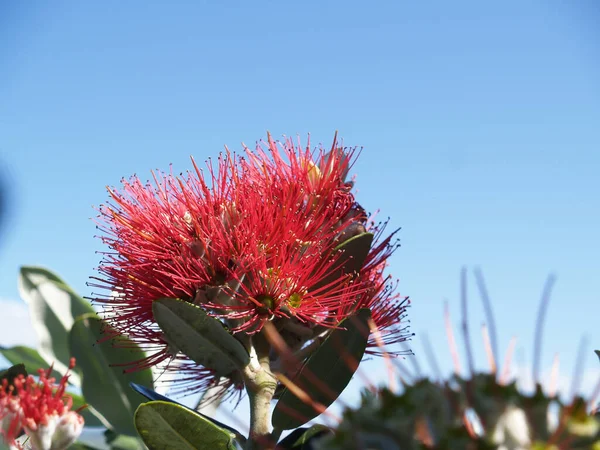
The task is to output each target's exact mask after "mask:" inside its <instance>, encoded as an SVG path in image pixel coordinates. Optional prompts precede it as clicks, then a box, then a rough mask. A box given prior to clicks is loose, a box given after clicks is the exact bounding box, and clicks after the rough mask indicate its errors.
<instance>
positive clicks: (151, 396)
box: [130, 383, 245, 441]
mask: <svg viewBox="0 0 600 450" xmlns="http://www.w3.org/2000/svg"><path fill="white" fill-rule="evenodd" d="M130 386H131V388H132V389H133V390H134V391H136V392H137V393H138V394H140V395H143V396H144V397H146V398H147V399H148V400H160V401H161V402H167V403H175V404H176V405H179V406H183V407H184V408H187V409H189V410H190V411H192V412H194V413H196V414H199V415H201V416H202V417H204V418H205V419H206V420H209V421H211V422H212V423H214V424H215V425H216V426H218V427H221V428H223V429H225V430H228V431H230V432H231V433H233V434H234V435H235V436H236V438H237V439H238V441H244V440H245V438H244V437H243V436H242V435H241V433H240V432H239V431H238V430H236V429H235V428H232V427H230V426H229V425H225V424H224V423H222V422H219V421H218V420H215V419H213V418H212V417H209V416H207V415H206V414H202V413H201V412H198V411H195V410H193V409H191V408H188V407H187V406H185V405H182V404H181V403H178V402H176V401H175V400H171V399H170V398H169V397H165V396H164V395H162V394H159V393H158V392H156V391H153V390H152V389H148V388H146V387H144V386H140V385H138V384H135V383H130ZM206 392H207V391H205V392H204V395H205V394H206Z"/></svg>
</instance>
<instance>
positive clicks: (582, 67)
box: [0, 0, 600, 379]
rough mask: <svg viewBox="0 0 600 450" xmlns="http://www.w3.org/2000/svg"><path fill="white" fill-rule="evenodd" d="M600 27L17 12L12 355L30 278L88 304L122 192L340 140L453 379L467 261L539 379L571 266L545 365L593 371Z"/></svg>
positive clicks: (371, 11) (563, 18)
mask: <svg viewBox="0 0 600 450" xmlns="http://www.w3.org/2000/svg"><path fill="white" fill-rule="evenodd" d="M492 3H494V4H492ZM598 21H600V7H599V6H598V3H597V2H595V1H592V0H588V1H586V0H582V1H581V2H560V1H557V0H546V1H523V0H518V1H517V0H508V1H505V2H476V1H473V2H465V1H453V2H447V1H439V2H435V1H432V2H408V1H399V0H397V1H381V2H372V3H368V2H357V1H348V0H347V1H343V2H342V1H304V2H276V1H269V2H267V1H255V2H238V1H233V2H200V1H198V2H169V3H165V2H154V1H129V2H119V1H104V2H76V1H71V2H64V1H53V2H44V1H40V2H34V3H31V2H2V3H1V5H0V167H2V169H1V175H2V177H3V180H4V182H5V184H6V186H7V187H8V192H7V195H8V199H9V205H8V206H9V209H8V214H7V215H6V216H5V217H4V219H5V220H4V226H3V227H2V229H1V232H2V233H1V234H2V235H1V236H0V238H1V240H0V297H1V298H2V300H1V301H2V303H0V305H4V306H2V308H3V310H4V311H5V312H4V313H2V312H0V340H3V342H9V341H10V343H14V342H17V341H22V342H29V343H31V342H32V339H31V336H30V335H29V333H30V332H29V331H28V330H29V329H28V328H17V327H16V325H15V324H17V323H21V322H19V321H18V320H17V318H18V317H21V319H23V317H24V316H23V312H22V311H21V310H20V309H19V304H18V303H16V302H19V300H18V292H17V284H16V280H17V272H18V268H19V266H20V265H24V264H39V265H44V266H47V267H49V268H52V269H53V270H55V271H57V272H58V273H59V274H60V275H61V276H63V277H64V278H65V279H66V280H67V281H68V282H69V283H70V284H71V285H72V286H73V287H74V288H75V289H77V290H78V291H79V292H81V293H82V294H85V295H87V294H90V289H89V288H87V287H86V281H87V279H88V277H89V276H90V275H92V274H93V273H94V268H95V267H96V266H97V263H98V262H99V256H98V255H96V254H95V251H97V250H100V249H101V248H102V247H101V245H100V243H99V241H98V240H97V239H94V234H95V232H96V231H95V228H94V224H93V223H92V221H91V220H90V217H92V216H93V215H94V214H95V213H94V210H93V209H92V205H98V204H100V203H102V202H103V201H105V200H106V199H107V194H106V191H105V186H106V185H116V184H118V183H119V180H120V178H121V177H123V176H129V175H131V174H133V173H137V174H138V175H140V176H141V177H142V178H147V177H149V175H150V170H151V169H156V168H158V169H165V170H167V169H168V166H169V164H170V163H172V164H173V170H174V171H175V172H180V171H185V170H187V169H188V168H190V162H189V156H190V155H193V156H194V157H195V158H196V159H197V160H199V161H203V160H204V159H206V158H207V157H209V156H216V155H217V153H218V152H219V151H220V150H221V149H222V146H223V145H224V144H227V145H228V146H229V147H230V148H231V149H236V150H237V149H240V148H241V145H240V142H242V141H243V142H245V143H247V144H249V145H253V144H254V142H255V141H256V140H257V139H260V138H262V137H264V136H265V135H266V131H267V130H269V131H270V132H271V133H272V134H273V135H274V136H281V135H283V134H286V135H296V134H299V135H300V136H301V137H302V138H303V139H304V138H305V137H306V134H307V133H308V132H310V133H311V135H312V139H313V140H314V142H323V143H324V144H325V145H327V144H329V143H330V142H331V139H332V137H333V133H334V131H335V130H339V133H340V135H341V136H343V137H344V142H345V143H346V144H347V145H352V146H354V145H358V146H363V147H364V150H363V152H362V155H361V157H360V159H359V161H358V163H357V164H356V165H355V167H354V170H353V173H354V174H355V175H356V176H357V184H356V187H357V197H358V200H359V201H360V202H361V203H362V204H363V205H364V206H365V207H366V208H367V210H369V211H375V210H377V209H379V210H381V213H380V214H381V216H383V217H387V216H390V217H391V226H393V227H398V226H401V227H402V232H401V239H402V247H401V248H400V249H399V250H398V251H397V253H396V254H395V255H394V257H393V258H392V261H391V271H392V273H393V274H394V276H395V277H398V278H399V279H400V288H401V292H402V293H404V294H406V295H410V296H411V298H412V299H413V306H412V308H411V310H410V319H411V324H412V328H413V331H415V332H416V333H418V335H417V338H416V339H415V340H414V341H413V342H412V344H411V346H412V347H413V349H414V351H415V352H416V353H417V354H418V357H419V359H420V361H421V363H422V364H424V361H425V359H424V358H423V349H422V344H421V340H420V338H419V336H420V333H422V332H426V333H427V334H428V335H429V337H430V339H431V341H432V342H433V343H434V347H435V349H436V354H437V357H438V359H439V362H440V364H441V365H442V366H443V367H444V369H445V370H450V368H451V360H450V357H449V352H448V350H447V346H446V343H445V341H446V339H445V333H444V327H443V315H442V311H443V300H444V299H445V298H447V299H449V301H450V305H451V308H452V311H453V313H454V315H453V320H454V322H455V323H457V322H458V319H459V303H458V292H459V283H458V280H459V271H460V268H461V266H463V265H466V266H468V267H469V268H472V267H475V266H480V267H481V268H482V269H483V271H484V273H485V276H486V279H487V282H488V289H489V291H490V294H491V296H492V299H493V300H494V308H495V313H496V319H497V322H498V327H499V342H500V347H501V349H502V351H504V349H505V348H506V346H507V344H508V341H509V339H510V337H511V336H512V335H513V334H516V335H518V337H519V339H520V340H519V349H520V350H519V351H518V352H517V356H516V360H517V362H518V364H519V365H520V366H521V367H524V368H527V367H528V366H530V365H531V358H532V351H531V349H532V340H533V332H534V329H533V325H534V319H535V315H536V310H537V306H538V301H539V296H540V293H541V290H542V286H543V283H544V280H545V277H546V276H547V275H548V274H549V273H551V272H552V273H555V274H556V275H557V276H558V280H557V284H556V288H555V290H554V293H553V299H552V303H551V306H550V309H549V312H548V317H547V323H546V329H545V341H544V351H543V363H544V367H546V368H549V366H550V364H551V360H552V357H553V354H554V352H559V353H560V356H561V364H562V368H563V370H564V373H565V374H568V373H569V369H570V368H572V367H573V366H574V362H575V353H576V349H577V345H578V340H579V339H580V337H582V335H584V334H585V335H587V336H588V337H589V342H590V344H589V345H588V348H587V350H588V356H589V357H588V359H587V368H588V370H589V372H588V375H589V377H587V378H590V379H591V378H593V377H595V376H597V375H598V371H597V365H598V364H597V361H596V360H595V359H594V356H593V353H592V352H591V350H592V349H593V348H594V347H596V348H598V347H600V328H599V327H598V318H599V317H600V261H599V257H600V256H599V255H600V238H599V237H598V230H600V176H599V175H598V172H599V170H600V31H599V29H598V27H597V23H598ZM470 280H471V281H472V277H470ZM470 292H471V293H472V294H471V296H472V299H473V301H472V303H471V311H470V323H471V325H472V334H473V335H474V336H475V337H476V341H477V342H478V344H477V345H476V355H477V358H478V360H479V361H480V364H479V366H481V367H485V364H483V362H484V361H485V360H484V359H483V353H482V346H481V345H480V344H479V342H480V341H481V339H480V338H479V336H480V333H479V326H480V324H481V322H482V321H483V320H484V316H483V315H482V308H481V306H480V302H479V301H478V297H476V295H475V287H474V284H473V283H472V284H471V288H470ZM6 302H10V303H6ZM1 310H2V309H0V311H1ZM19 327H20V325H19ZM459 342H460V338H459ZM0 343H1V342H0ZM587 378H586V379H587Z"/></svg>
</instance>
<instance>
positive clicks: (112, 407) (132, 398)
mask: <svg viewBox="0 0 600 450" xmlns="http://www.w3.org/2000/svg"><path fill="white" fill-rule="evenodd" d="M104 327H106V324H104V323H103V322H102V320H101V319H100V318H98V317H97V316H95V315H92V314H89V315H85V316H83V317H80V318H79V319H77V321H76V322H75V324H74V325H73V329H72V330H71V336H70V344H71V352H72V353H73V355H74V356H75V357H76V358H77V364H78V366H79V367H80V368H81V370H82V372H83V374H84V377H83V380H82V386H81V389H82V393H83V396H84V397H85V400H86V401H87V402H89V403H90V404H91V405H92V406H93V407H94V408H95V409H97V410H98V412H100V414H102V416H104V418H106V420H107V421H108V422H109V423H110V425H111V426H112V428H113V429H114V430H115V431H116V432H117V433H121V434H128V435H132V436H135V434H136V432H135V427H134V424H133V413H134V412H135V410H136V408H137V407H138V405H139V404H140V403H141V402H142V401H143V398H142V397H141V396H140V395H139V394H137V393H136V392H134V391H133V390H131V389H130V388H129V383H131V382H134V383H137V384H140V385H142V386H147V387H150V388H152V373H151V371H150V369H144V370H139V371H135V372H132V373H127V374H125V373H123V365H124V364H126V363H130V362H131V361H135V360H137V359H140V358H143V357H144V356H145V355H144V353H143V352H141V351H140V349H139V347H138V346H137V344H135V343H134V342H133V341H131V340H129V339H126V338H124V337H120V338H119V341H118V342H117V341H112V340H107V339H106V336H105V335H104V334H103V331H104Z"/></svg>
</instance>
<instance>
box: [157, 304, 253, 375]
mask: <svg viewBox="0 0 600 450" xmlns="http://www.w3.org/2000/svg"><path fill="white" fill-rule="evenodd" d="M152 312H153V313H154V318H155V320H156V322H157V323H158V325H159V326H160V328H161V330H162V331H163V332H164V333H165V335H166V336H167V338H168V340H169V342H171V343H173V344H174V345H175V346H176V347H177V348H178V349H179V350H180V351H181V352H183V353H184V354H186V355H187V356H188V357H190V358H191V359H192V360H194V361H195V362H196V363H198V364H200V365H202V366H204V367H206V368H209V369H212V370H214V371H215V373H216V374H217V375H219V376H229V375H231V374H232V373H233V372H235V371H236V370H241V369H243V368H244V367H245V366H247V365H248V363H249V362H250V356H249V355H248V352H247V351H246V349H245V348H244V347H243V346H242V344H241V343H240V342H239V341H238V340H237V339H236V338H234V337H233V336H232V335H231V334H229V333H228V332H227V330H225V328H224V327H223V324H222V323H221V322H219V321H218V320H217V319H214V318H212V317H210V316H209V315H208V314H206V312H205V311H204V310H203V309H202V308H200V307H198V306H195V305H193V304H191V303H189V302H185V301H182V300H178V299H174V298H161V299H159V300H155V301H154V302H153V303H152Z"/></svg>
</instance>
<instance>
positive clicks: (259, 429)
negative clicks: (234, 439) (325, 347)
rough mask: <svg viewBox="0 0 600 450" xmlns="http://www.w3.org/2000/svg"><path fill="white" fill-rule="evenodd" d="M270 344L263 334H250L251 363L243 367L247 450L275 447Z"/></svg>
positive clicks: (273, 377)
mask: <svg viewBox="0 0 600 450" xmlns="http://www.w3.org/2000/svg"><path fill="white" fill-rule="evenodd" d="M270 350H271V346H270V345H269V343H268V342H267V340H266V338H265V336H263V335H262V333H258V334H256V335H254V336H252V347H251V351H250V364H248V366H246V368H245V369H244V384H245V386H246V391H247V392H248V398H249V400H250V436H249V437H248V442H247V443H246V450H258V449H265V450H269V449H274V448H275V444H276V443H275V442H273V438H272V436H271V431H270V429H271V400H272V399H273V394H274V393H275V388H276V387H277V379H276V378H275V375H273V373H272V372H271V369H270V366H269V364H270V363H269V352H270Z"/></svg>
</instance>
